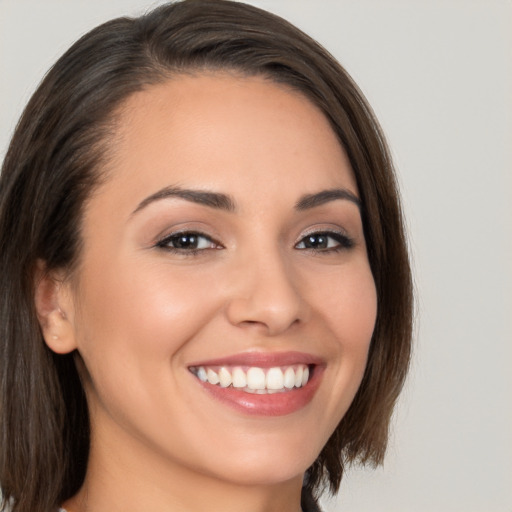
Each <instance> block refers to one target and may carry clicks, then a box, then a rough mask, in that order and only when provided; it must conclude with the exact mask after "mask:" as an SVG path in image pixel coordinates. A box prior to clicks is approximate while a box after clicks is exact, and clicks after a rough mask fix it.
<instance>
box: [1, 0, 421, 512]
mask: <svg viewBox="0 0 512 512" xmlns="http://www.w3.org/2000/svg"><path fill="white" fill-rule="evenodd" d="M206 69H212V70H233V71H237V72H239V73H243V74H245V75H263V76H265V77H267V78H269V79H271V80H274V81H276V82H280V83H285V84H287V85H288V86H291V87H292V88H295V89H296V90H298V91H300V92H301V93H302V94H304V95H305V96H306V97H307V98H309V99H310V101H312V102H313V103H314V104H316V105H317V106H318V107H319V108H320V109H321V110H322V111H323V113H324V114H325V116H326V117H327V118H328V119H329V121H330V123H331V125H332V128H333V130H334V131H335V133H336V134H337V136H338V138H339V140H340V143H341V144H342V145H343V147H344V148H345V150H346V152H347V154H348V157H349V159H350V162H351V166H352V169H353V172H354V175H355V177H356V180H357V185H358V189H359V192H360V195H361V200H362V217H363V226H364V232H365V237H366V241H367V247H368V257H369V261H370V265H371V269H372V273H373V277H374V280H375V284H376V288H377V296H378V313H377V321H376V326H375V330H374V334H373V339H372V343H371V346H370V352H369V358H368V364H367V368H366V372H365V375H364V378H363V381H362V384H361V386H360V389H359V391H358V393H357V395H356V397H355V399H354V401H353V403H352V405H351V407H350V409H349V410H348V412H347V414H346V415H345V416H344V418H343V419H342V420H341V422H340V424H339V425H338V427H337V428H336V430H335V432H334V433H333V435H332V436H331V438H330V439H329V440H328V442H327V444H326V446H325V447H324V449H323V450H322V452H321V453H320V455H319V456H318V458H317V460H316V461H315V462H314V464H313V465H312V466H311V468H310V469H309V471H308V478H307V479H306V484H305V488H306V491H307V493H309V494H310V495H311V494H318V492H319V491H320V490H321V489H322V486H323V485H325V484H327V485H328V486H329V487H330V489H331V491H332V492H334V491H336V490H337V488H338V487H339V484H340V481H341V477H342V474H343V471H344V468H345V467H346V464H347V463H351V462H355V461H359V462H362V463H372V464H378V463H381V462H382V460H383V457H384V452H385V449H386V443H387V439H388V429H389V422H390V417H391V413H392V410H393V406H394V404H395V401H396V399H397V396H398V394H399V392H400V390H401V388H402V385H403V381H404V378H405V375H406V372H407V368H408V364H409V357H410V342H411V329H412V284H411V275H410V268H409V262H408V255H407V247H406V240H405V235H404V227H403V220H402V215H401V209H400V202H399V196H398V192H397V186H396V182H395V176H394V172H393V167H392V163H391V160H390V157H389V153H388V150H387V146H386V143H385V140H384V137H383V135H382V132H381V130H380V128H379V125H378V123H377V121H376V119H375V117H374V115H373V113H372V111H371V108H370V107H369V105H368V103H367V102H366V100H365V99H364V97H363V95H362V94H361V92H360V91H359V89H358V88H357V86H356V85H355V84H354V82H353V81H352V79H351V78H350V77H349V75H348V74H347V72H346V71H345V70H344V69H343V68H342V67H341V66H340V65H339V64H338V63H337V62H336V61H335V59H334V58H333V57H332V56H330V55H329V53H328V52H327V51H325V50H324V49H323V48H322V47H321V46H319V45H318V44H317V43H316V42H315V41H313V40H312V39H311V38H309V37H308V36H307V35H305V34H304V33H302V32H301V31H300V30H298V29H297V28H295V27H293V26H292V25H290V24H289V23H288V22H286V21H284V20H282V19H281V18H279V17H277V16H275V15H272V14H270V13H267V12H265V11H262V10H260V9H257V8H255V7H252V6H249V5H245V4H241V3H237V2H230V1H225V0H185V1H183V2H177V3H171V4H166V5H163V6H161V7H158V8H157V9H155V10H153V11H151V12H149V13H148V14H146V15H144V16H141V17H140V18H136V19H130V18H119V19H116V20H113V21H110V22H108V23H105V24H103V25H101V26H100V27H98V28H96V29H94V30H92V31H91V32H89V33H88V34H87V35H85V36H84V37H82V38H81V39H80V40H79V41H77V42H76V43H75V44H74V45H73V46H72V47H71V48H70V49H69V50H68V51H67V52H66V53H65V54H64V55H63V56H62V57H61V58H60V59H59V61H58V62H57V63H56V64H55V65H54V66H53V68H52V69H51V70H50V71H49V72H48V74H47V75H46V77H45V78H44V80H43V82H42V83H41V85H40V86H39V88H38V89H37V91H36V92H35V94H34V95H33V97H32V99H31V100H30V102H29V104H28V105H27V107H26V109H25V112H24V114H23V116H22V118H21V120H20V122H19V124H18V126H17V129H16V131H15V133H14V136H13V138H12V141H11V144H10V147H9V149H8V152H7V155H6V158H5V161H4V164H3V169H2V175H1V178H0V268H1V269H2V272H1V273H0V293H1V299H0V300H1V302H0V388H1V389H0V411H1V416H0V482H1V485H2V488H3V492H4V500H5V502H4V505H5V503H7V501H10V502H11V505H12V506H13V510H14V511H15V512H29V511H30V512H32V511H34V510H38V511H45V512H46V511H48V512H49V511H52V510H55V508H56V506H57V504H58V503H62V502H63V501H65V500H66V499H68V498H69V497H71V496H72V495H74V494H75V493H76V492H77V491H78V489H79V488H80V486H81V484H82V482H83V479H84V476H85V471H86V466H87V457H88V447H89V419H88V412H87V404H86V401H85V396H84V392H83V389H82V386H81V383H80V379H79V377H78V373H77V370H76V366H75V362H74V360H73V358H74V355H72V354H71V355H57V354H54V353H53V352H51V351H50V350H49V349H48V348H47V346H46V345H45V343H44V342H43V339H42V335H41V331H40V327H39V325H38V321H37V317H36V314H35V308H34V300H33V296H34V283H33V280H34V270H35V264H36V261H37V260H38V259H40V260H43V261H44V262H45V263H46V266H47V268H48V269H49V270H53V269H69V270H72V269H73V266H74V265H75V264H76V262H77V258H78V257H79V255H80V218H81V210H82V208H83V203H84V201H85V200H86V199H87V197H88V196H89V195H90V194H91V190H92V188H93V187H94V186H96V185H97V184H98V183H99V180H100V179H101V169H102V165H103V166H104V162H105V160H106V159H107V158H108V140H109V136H110V134H111V133H112V132H113V130H115V122H114V117H115V116H114V113H115V111H116V109H118V108H119V107H120V105H121V104H122V102H123V101H124V100H126V98H127V97H128V96H130V95H131V94H133V93H134V92H135V91H139V90H141V89H144V88H146V87H148V86H150V85H151V84H155V83H158V82H161V81H164V80H168V79H170V78H172V76H173V75H176V74H178V73H183V72H190V71H201V70H206ZM0 508H1V507H0Z"/></svg>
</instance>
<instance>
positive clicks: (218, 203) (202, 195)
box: [132, 186, 235, 215]
mask: <svg viewBox="0 0 512 512" xmlns="http://www.w3.org/2000/svg"><path fill="white" fill-rule="evenodd" d="M171 197H177V198H179V199H184V200H185V201H190V202H192V203H197V204H201V205H203V206H209V207H210V208H216V209H218V210H225V211H228V212H233V211H235V202H234V201H233V199H231V197H229V196H228V195H226V194H221V193H218V192H208V191H204V190H192V189H184V188H181V187H177V186H170V187H165V188H163V189H161V190H159V191H158V192H155V193H154V194H151V195H150V196H148V197H146V199H144V200H143V201H141V202H140V203H139V205H138V206H137V208H135V210H134V211H133V212H132V215H134V214H135V213H137V212H138V211H140V210H142V209H143V208H145V207H146V206H148V205H149V204H151V203H153V202H155V201H159V200H161V199H168V198H171Z"/></svg>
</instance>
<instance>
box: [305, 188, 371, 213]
mask: <svg viewBox="0 0 512 512" xmlns="http://www.w3.org/2000/svg"><path fill="white" fill-rule="evenodd" d="M337 199H344V200H347V201H350V202H352V203H354V204H355V205H356V206H357V207H358V208H359V209H361V200H360V199H359V198H358V197H357V196H356V195H355V194H354V193H353V192H350V190H347V189H345V188H332V189H328V190H322V191H321V192H317V193H316V194H307V195H305V196H302V197H301V198H300V199H299V200H298V201H297V203H296V204H295V209H296V210H298V211H304V210H309V209H310V208H315V207H316V206H322V205H323V204H325V203H329V202H331V201H336V200H337Z"/></svg>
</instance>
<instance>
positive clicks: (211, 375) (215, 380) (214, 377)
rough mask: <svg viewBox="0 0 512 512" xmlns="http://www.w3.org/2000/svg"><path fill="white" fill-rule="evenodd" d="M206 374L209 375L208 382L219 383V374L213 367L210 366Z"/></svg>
mask: <svg viewBox="0 0 512 512" xmlns="http://www.w3.org/2000/svg"><path fill="white" fill-rule="evenodd" d="M206 376H207V377H208V382H209V383H210V384H218V383H219V376H218V375H217V374H216V373H215V372H214V371H213V370H212V369H211V368H208V370H207V371H206Z"/></svg>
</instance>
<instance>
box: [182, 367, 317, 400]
mask: <svg viewBox="0 0 512 512" xmlns="http://www.w3.org/2000/svg"><path fill="white" fill-rule="evenodd" d="M191 370H192V373H194V374H195V375H196V377H197V378H198V379H199V380H200V381H202V382H208V383H210V384H213V385H214V386H217V385H218V386H220V387H222V388H227V387H233V388H236V389H239V390H241V391H245V392H247V393H257V394H267V393H268V394H271V393H281V392H285V391H289V390H291V389H294V388H300V387H303V386H305V385H306V384H307V383H308V381H309V368H308V366H307V365H305V364H296V365H293V366H284V367H278V366H276V367H273V368H268V369H264V368H259V367H250V368H248V369H247V371H244V369H243V368H241V367H239V366H236V367H233V368H230V367H225V366H222V367H212V368H207V367H204V366H199V367H194V368H191Z"/></svg>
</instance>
